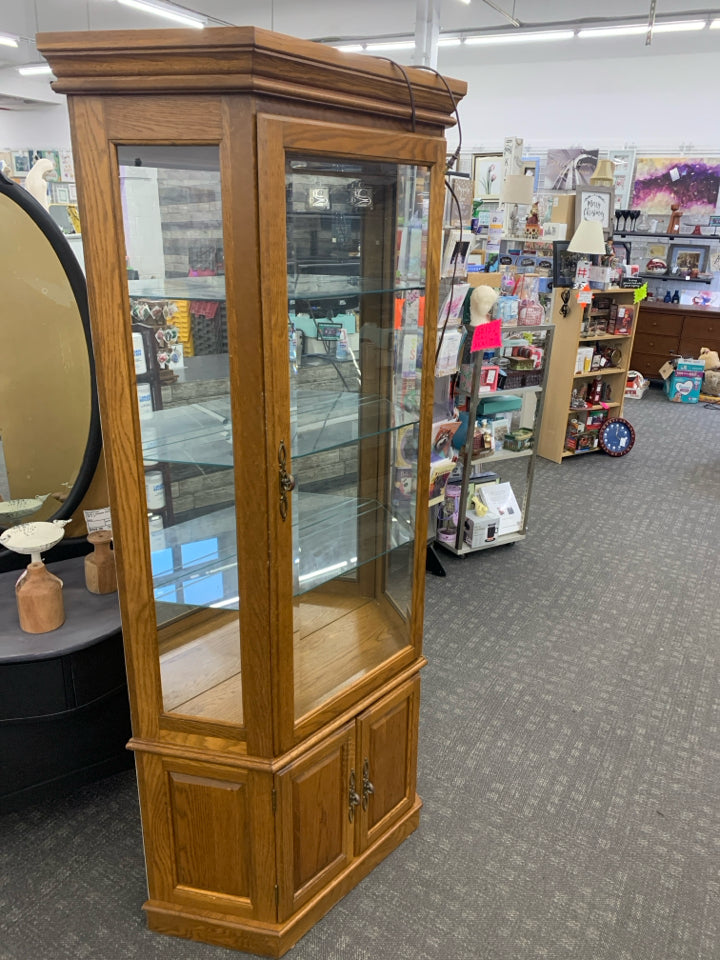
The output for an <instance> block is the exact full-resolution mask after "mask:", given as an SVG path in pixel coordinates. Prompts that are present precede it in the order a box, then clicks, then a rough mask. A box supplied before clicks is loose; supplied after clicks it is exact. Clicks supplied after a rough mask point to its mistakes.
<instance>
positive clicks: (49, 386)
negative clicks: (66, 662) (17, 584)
mask: <svg viewBox="0 0 720 960" xmlns="http://www.w3.org/2000/svg"><path fill="white" fill-rule="evenodd" d="M0 290H2V308H1V309H2V324H1V325H0V336H1V338H2V349H1V350H0V532H2V530H4V529H7V528H8V527H9V526H13V525H15V524H18V523H26V522H28V521H30V520H55V519H65V518H69V517H71V516H72V514H73V513H74V512H75V510H77V508H78V506H79V505H80V503H81V501H82V499H83V497H84V495H85V493H86V492H87V488H88V486H89V484H90V481H91V480H92V478H93V475H94V473H95V469H96V466H97V461H98V457H99V454H100V448H101V435H100V420H99V414H98V404H97V395H96V391H95V370H94V364H93V358H92V348H91V342H90V323H89V317H88V307H87V293H86V286H85V277H84V275H83V272H82V269H81V267H80V264H79V263H78V260H77V258H76V256H75V254H74V253H73V250H72V248H71V247H70V244H69V243H68V241H67V240H66V238H65V236H64V234H63V232H62V231H61V230H60V228H59V227H58V226H57V225H56V223H55V221H54V220H53V218H52V217H51V216H50V214H49V213H48V212H47V211H46V210H45V208H44V207H43V206H41V205H40V204H39V203H38V202H37V201H36V200H35V199H34V197H32V196H31V195H30V194H29V193H28V192H27V191H26V190H25V189H24V188H23V187H21V186H19V185H18V184H16V183H14V182H13V181H12V180H8V179H7V178H6V177H5V176H3V175H2V174H1V173H0ZM83 541H84V538H78V545H79V544H80V543H82V542H83ZM71 549H72V543H66V544H65V545H64V552H65V553H67V552H68V550H71ZM83 552H84V551H83ZM19 565H23V559H22V558H21V557H19V555H18V554H13V553H12V552H11V551H9V550H6V549H3V548H0V570H7V569H13V568H16V567H17V566H19Z"/></svg>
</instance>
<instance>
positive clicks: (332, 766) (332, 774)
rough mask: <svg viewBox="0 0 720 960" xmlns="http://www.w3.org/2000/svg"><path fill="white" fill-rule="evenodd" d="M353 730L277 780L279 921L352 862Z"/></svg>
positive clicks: (338, 734) (342, 733)
mask: <svg viewBox="0 0 720 960" xmlns="http://www.w3.org/2000/svg"><path fill="white" fill-rule="evenodd" d="M354 763H355V724H354V723H348V724H346V725H345V726H344V727H341V729H340V730H338V731H337V732H336V733H334V734H333V735H332V736H330V737H328V738H327V739H326V740H324V741H323V742H322V743H321V744H320V745H319V746H317V747H314V748H313V749H312V750H310V751H309V752H308V753H307V754H305V755H304V756H303V757H301V758H300V759H299V760H296V761H295V762H294V763H292V764H290V765H289V766H288V767H286V768H285V769H283V770H281V771H280V773H279V774H278V775H277V781H276V782H277V818H278V838H277V840H278V843H277V857H278V886H279V891H278V920H279V921H280V922H282V921H283V920H286V919H287V918H288V917H290V916H291V915H292V914H293V913H294V912H295V911H296V910H298V909H299V908H300V907H301V906H302V905H303V904H304V903H306V902H307V901H308V900H309V899H310V898H311V897H313V896H314V895H315V894H316V893H318V892H319V891H320V890H322V889H323V887H325V886H326V885H327V884H328V883H330V881H331V880H332V879H333V877H335V876H336V875H337V874H338V873H340V872H341V871H342V870H344V869H345V867H347V866H348V865H349V863H350V861H351V859H352V856H353V820H354V819H355V817H356V812H355V811H356V810H359V805H357V806H356V805H353V804H351V803H350V799H351V797H350V777H351V771H352V770H353V769H354Z"/></svg>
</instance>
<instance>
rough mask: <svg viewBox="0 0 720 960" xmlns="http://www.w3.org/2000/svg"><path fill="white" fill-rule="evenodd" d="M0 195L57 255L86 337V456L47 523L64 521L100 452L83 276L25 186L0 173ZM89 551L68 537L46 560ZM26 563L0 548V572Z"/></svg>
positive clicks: (52, 223) (80, 540)
mask: <svg viewBox="0 0 720 960" xmlns="http://www.w3.org/2000/svg"><path fill="white" fill-rule="evenodd" d="M0 193H1V194H4V195H5V196H6V197H8V198H9V199H10V200H13V201H14V202H15V203H17V205H18V206H19V207H21V208H22V209H23V210H24V211H25V213H27V215H28V216H29V217H30V218H31V219H32V220H34V222H35V224H36V225H37V227H38V228H39V229H40V230H41V231H42V233H43V234H44V235H45V237H46V238H47V240H48V242H49V243H50V246H51V247H52V248H53V250H54V251H55V253H56V254H57V258H58V260H59V261H60V266H61V267H62V268H63V271H64V272H65V275H66V276H67V278H68V282H69V283H70V287H71V289H72V292H73V295H74V296H75V301H76V303H77V307H78V312H79V314H80V320H81V322H82V325H83V332H84V334H85V343H86V345H87V352H88V363H89V367H90V424H89V427H88V437H87V442H86V444H85V454H84V456H83V459H82V463H81V465H80V470H79V471H78V475H77V478H76V480H75V483H74V484H73V486H72V489H71V490H70V492H69V494H68V496H67V498H66V499H65V501H64V502H63V503H61V504H60V506H59V508H58V509H57V510H56V511H55V513H54V514H53V515H52V516H51V517H49V518H48V519H49V520H67V519H69V518H70V517H71V516H72V515H73V513H75V511H76V510H77V508H78V507H79V506H80V504H81V503H82V500H83V497H84V496H85V494H86V493H87V491H88V487H89V486H90V483H91V481H92V479H93V477H94V476H95V470H96V469H97V464H98V460H99V458H100V451H101V450H102V433H101V430H100V409H99V407H98V398H97V389H96V385H95V359H94V357H93V350H92V337H91V333H90V313H89V310H88V299H87V285H86V283H85V275H84V274H83V271H82V268H81V266H80V264H79V263H78V260H77V257H76V256H75V254H74V253H73V250H72V247H71V246H70V244H69V243H68V241H67V240H66V239H65V234H64V233H63V232H62V230H61V229H60V227H59V226H58V225H57V224H56V223H55V221H54V220H53V218H52V217H51V216H50V214H49V213H48V211H47V210H46V209H45V208H44V207H43V206H42V205H41V204H40V203H38V202H37V200H36V199H35V198H34V197H33V196H32V195H31V194H30V193H28V191H27V190H25V189H24V187H21V186H20V185H19V184H17V183H15V181H14V180H10V179H8V178H7V177H6V176H5V175H4V174H3V173H2V172H0ZM89 549H90V546H89V544H88V543H87V540H86V539H85V537H68V538H67V539H63V540H61V541H60V543H59V544H58V545H57V546H56V547H54V548H53V549H52V550H50V551H48V555H47V559H49V560H50V561H51V562H52V561H53V560H60V559H63V558H65V557H70V556H79V555H82V554H84V553H88V552H89ZM26 563H27V557H25V556H23V555H22V554H18V553H14V552H13V551H12V550H7V549H6V548H4V547H0V572H4V571H6V570H18V569H20V568H21V567H24V566H25V565H26Z"/></svg>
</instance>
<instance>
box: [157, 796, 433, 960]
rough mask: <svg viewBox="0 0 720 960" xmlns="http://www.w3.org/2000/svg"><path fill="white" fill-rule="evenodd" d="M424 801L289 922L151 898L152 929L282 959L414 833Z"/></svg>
mask: <svg viewBox="0 0 720 960" xmlns="http://www.w3.org/2000/svg"><path fill="white" fill-rule="evenodd" d="M421 808H422V800H421V799H420V798H419V797H417V796H416V797H415V803H414V804H413V806H412V807H411V808H410V810H408V812H407V813H406V814H405V815H404V816H403V817H402V818H401V819H399V820H398V822H397V823H396V825H395V826H394V828H393V829H391V830H389V831H388V832H387V833H385V834H383V836H382V838H381V839H380V840H378V841H377V843H375V844H373V845H372V846H371V847H369V848H368V849H367V850H366V851H365V853H364V854H362V855H361V856H359V857H356V858H355V859H354V860H353V862H352V864H351V866H349V867H348V868H347V870H345V871H344V872H343V873H341V874H339V875H338V876H337V877H336V878H335V880H334V881H333V882H332V883H331V884H330V885H329V886H328V887H326V888H325V889H324V890H322V892H320V893H318V894H317V896H315V897H313V899H312V900H310V901H309V902H308V903H306V904H305V905H304V906H303V907H302V908H301V909H300V910H298V911H297V912H296V913H295V914H294V915H293V916H292V917H291V918H290V919H289V920H287V922H285V923H260V922H253V921H250V920H244V921H238V919H237V918H236V917H230V916H227V915H223V914H216V913H210V912H207V913H205V912H201V911H196V910H193V911H192V912H191V911H188V910H181V909H178V908H177V907H175V906H173V905H172V904H168V903H162V902H158V901H154V900H148V901H147V902H146V903H145V904H144V905H143V909H144V910H145V912H146V915H147V923H148V927H149V929H150V930H154V931H155V932H156V933H164V934H168V935H170V936H175V937H183V938H184V939H186V940H198V941H200V942H202V943H212V944H215V945H216V946H220V947H229V948H230V949H234V950H245V951H247V952H249V953H256V954H260V955H262V956H266V957H282V956H283V955H284V954H285V953H287V951H288V950H290V948H291V947H293V946H294V945H295V944H296V943H297V942H298V940H299V939H300V938H301V937H303V936H304V935H305V934H306V933H307V932H308V930H310V928H311V927H312V926H314V925H315V924H316V923H317V922H318V920H320V919H321V917H323V916H324V915H325V914H326V913H327V912H328V911H329V910H330V909H331V908H332V907H333V906H335V904H336V903H338V902H339V901H340V900H342V898H343V897H344V896H345V895H346V894H347V893H349V892H350V890H352V889H353V887H355V886H357V884H358V883H360V881H361V880H363V879H364V878H365V877H366V876H367V875H368V874H369V873H370V872H371V871H372V870H374V869H375V867H376V866H377V865H378V864H379V863H380V862H381V861H382V860H384V859H385V857H387V856H388V854H390V853H392V851H393V850H395V848H396V847H399V846H400V844H401V843H402V842H403V840H405V839H406V838H407V837H409V836H410V834H411V833H413V832H414V831H415V830H416V829H417V827H418V824H419V822H420V809H421Z"/></svg>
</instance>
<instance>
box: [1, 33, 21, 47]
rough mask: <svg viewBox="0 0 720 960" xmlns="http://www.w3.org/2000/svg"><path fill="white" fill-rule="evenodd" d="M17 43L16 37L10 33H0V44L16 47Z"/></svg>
mask: <svg viewBox="0 0 720 960" xmlns="http://www.w3.org/2000/svg"><path fill="white" fill-rule="evenodd" d="M17 45H18V38H17V37H14V36H13V35H12V34H10V33H0V46H3V47H16V46H17Z"/></svg>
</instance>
